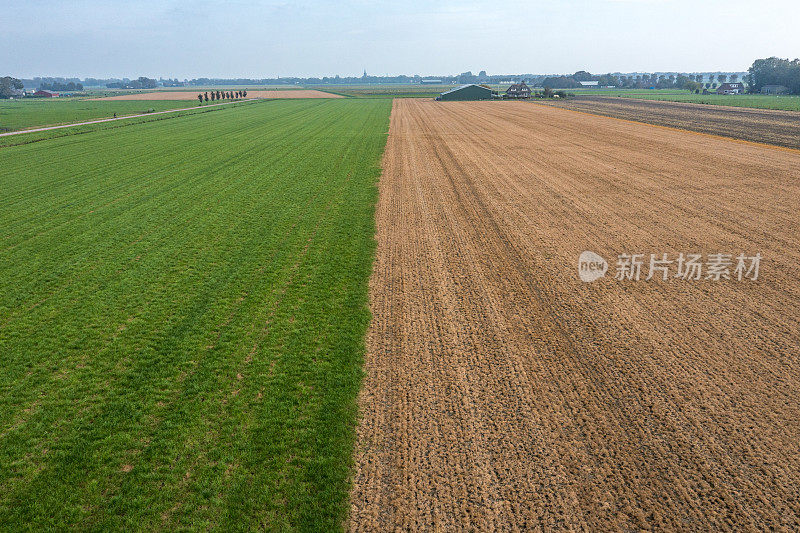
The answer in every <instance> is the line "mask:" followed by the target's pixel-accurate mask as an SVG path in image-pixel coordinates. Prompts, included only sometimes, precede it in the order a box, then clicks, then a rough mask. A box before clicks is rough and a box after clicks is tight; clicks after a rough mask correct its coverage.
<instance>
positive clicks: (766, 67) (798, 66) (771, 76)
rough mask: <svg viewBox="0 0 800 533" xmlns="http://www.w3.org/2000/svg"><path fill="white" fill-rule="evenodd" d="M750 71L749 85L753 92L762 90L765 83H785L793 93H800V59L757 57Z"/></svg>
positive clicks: (748, 76)
mask: <svg viewBox="0 0 800 533" xmlns="http://www.w3.org/2000/svg"><path fill="white" fill-rule="evenodd" d="M748 72H749V74H748V75H747V85H748V88H749V91H750V92H752V93H759V92H761V88H762V87H764V86H765V85H783V86H784V87H786V88H787V89H788V90H789V92H790V93H791V94H800V59H795V60H794V61H789V60H788V59H781V58H778V57H769V58H766V59H756V60H755V61H754V62H753V66H751V67H750V69H749V71H748Z"/></svg>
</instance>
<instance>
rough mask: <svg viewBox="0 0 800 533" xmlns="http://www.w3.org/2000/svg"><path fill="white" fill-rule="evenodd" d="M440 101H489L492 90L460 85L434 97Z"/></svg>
mask: <svg viewBox="0 0 800 533" xmlns="http://www.w3.org/2000/svg"><path fill="white" fill-rule="evenodd" d="M436 99H437V100H440V101H455V100H491V99H492V90H491V89H490V88H489V87H486V86H484V85H475V84H470V85H462V86H461V87H456V88H455V89H451V90H449V91H447V92H443V93H442V94H440V95H439V96H437V97H436Z"/></svg>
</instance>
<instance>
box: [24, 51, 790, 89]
mask: <svg viewBox="0 0 800 533" xmlns="http://www.w3.org/2000/svg"><path fill="white" fill-rule="evenodd" d="M512 81H525V82H526V83H528V84H529V85H531V86H534V87H550V88H553V89H577V88H579V87H582V85H581V83H580V82H587V81H595V82H597V85H599V86H602V87H619V88H626V89H650V88H655V89H688V90H690V91H699V90H701V89H703V88H706V89H716V88H717V87H718V86H719V85H720V84H723V83H726V82H731V83H733V82H739V81H741V82H746V83H747V85H748V90H749V91H750V92H760V91H761V88H762V87H763V86H764V85H782V86H785V87H787V88H788V90H789V92H792V93H794V94H800V60H798V59H795V60H794V61H789V60H788V59H780V58H777V57H771V58H768V59H758V60H756V61H755V62H754V63H753V66H752V67H750V70H749V74H746V75H745V73H744V72H742V73H739V72H733V73H730V72H726V73H723V72H704V73H696V72H695V73H681V72H656V73H638V72H637V73H627V74H624V73H619V72H617V73H608V74H592V73H590V72H587V71H585V70H581V71H578V72H576V73H574V74H571V75H570V74H567V75H555V76H544V75H536V74H495V75H489V74H487V73H486V71H485V70H482V71H480V72H479V73H478V74H473V73H472V72H471V71H467V72H462V73H461V74H458V75H455V76H418V75H414V76H406V75H400V76H370V75H368V74H367V73H366V72H364V74H363V75H362V76H324V77H321V78H317V77H310V78H300V77H290V78H261V79H253V78H195V79H192V80H188V79H184V80H182V81H181V80H179V79H177V78H175V79H172V78H166V79H165V78H159V79H153V78H147V77H144V76H142V77H139V78H138V79H135V80H131V79H128V78H122V79H118V78H111V79H99V78H86V79H84V80H80V79H79V78H33V79H30V80H26V79H23V80H22V82H23V83H24V85H25V87H27V88H48V87H52V88H53V89H51V90H61V91H70V90H80V89H69V88H66V89H64V88H61V84H66V85H67V86H69V84H70V83H74V84H75V86H76V87H77V86H78V85H83V86H86V87H108V88H110V89H154V88H156V87H159V86H161V87H198V86H206V87H208V86H215V85H246V86H262V85H287V86H291V85H345V86H346V85H378V84H383V85H385V84H398V85H408V84H426V83H427V84H430V85H451V84H467V83H486V84H501V83H507V82H512Z"/></svg>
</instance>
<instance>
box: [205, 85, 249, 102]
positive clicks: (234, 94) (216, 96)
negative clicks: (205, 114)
mask: <svg viewBox="0 0 800 533" xmlns="http://www.w3.org/2000/svg"><path fill="white" fill-rule="evenodd" d="M210 94H211V98H209V97H208V95H209V92H208V91H206V92H204V93H200V94H198V95H197V99H198V100H199V101H200V105H202V104H203V102H204V101H205V102H208V101H209V99H210V100H211V101H212V102H213V101H215V100H238V99H239V98H247V89H242V90H241V91H211V93H210Z"/></svg>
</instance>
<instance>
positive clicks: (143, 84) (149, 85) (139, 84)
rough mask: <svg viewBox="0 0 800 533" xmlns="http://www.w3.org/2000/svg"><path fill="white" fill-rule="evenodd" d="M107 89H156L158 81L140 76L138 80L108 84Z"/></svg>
mask: <svg viewBox="0 0 800 533" xmlns="http://www.w3.org/2000/svg"><path fill="white" fill-rule="evenodd" d="M106 87H108V88H109V89H155V88H156V87H158V81H157V80H154V79H151V78H146V77H144V76H140V77H139V79H136V80H129V81H124V80H123V81H119V82H113V83H107V84H106Z"/></svg>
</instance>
